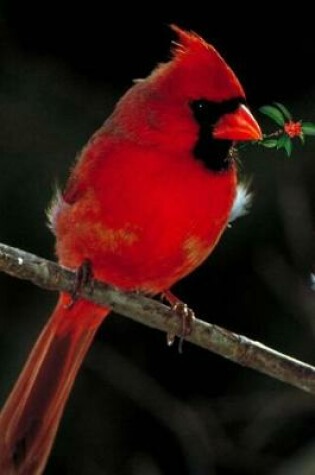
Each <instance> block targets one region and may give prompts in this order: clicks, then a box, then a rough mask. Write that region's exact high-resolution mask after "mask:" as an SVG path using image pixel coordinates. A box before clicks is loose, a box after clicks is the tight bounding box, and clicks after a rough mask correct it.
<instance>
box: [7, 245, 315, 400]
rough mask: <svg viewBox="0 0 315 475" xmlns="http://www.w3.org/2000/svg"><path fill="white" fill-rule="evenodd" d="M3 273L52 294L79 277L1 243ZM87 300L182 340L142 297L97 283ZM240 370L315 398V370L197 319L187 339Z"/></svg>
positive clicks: (174, 323)
mask: <svg viewBox="0 0 315 475" xmlns="http://www.w3.org/2000/svg"><path fill="white" fill-rule="evenodd" d="M0 271H3V272H6V273H7V274H10V275H11V276H13V277H17V278H19V279H25V280H30V281H31V282H33V283H34V284H36V285H38V286H39V287H42V288H44V289H48V290H56V291H60V290H62V291H66V292H71V290H72V289H73V288H74V285H75V273H74V272H72V271H70V270H68V269H66V268H64V267H61V266H59V265H58V264H56V263H54V262H51V261H48V260H46V259H42V258H40V257H38V256H36V255H33V254H30V253H27V252H25V251H22V250H20V249H16V248H13V247H10V246H6V245H4V244H0ZM82 297H84V298H86V299H88V300H91V301H93V302H95V303H97V304H100V305H104V306H106V307H110V308H111V309H112V310H113V311H115V312H117V313H119V314H121V315H124V316H125V317H128V318H131V319H133V320H135V321H137V322H140V323H143V324H144V325H147V326H149V327H152V328H156V329H158V330H161V331H164V332H171V333H175V334H177V335H179V334H180V331H181V323H180V322H179V320H178V319H177V318H170V309H169V307H167V306H165V305H163V304H161V303H159V302H156V301H155V300H152V299H149V298H147V297H144V296H143V295H141V294H137V293H127V292H122V291H120V290H118V289H115V288H113V287H111V286H109V285H105V284H102V283H100V282H98V281H94V282H93V285H87V286H85V287H83V289H82ZM186 340H187V341H190V342H191V343H194V344H195V345H198V346H200V347H201V348H204V349H206V350H210V351H213V352H214V353H217V354H219V355H221V356H223V357H224V358H227V359H229V360H232V361H234V362H235V363H238V364H240V365H243V366H246V367H248V368H252V369H255V370H257V371H260V372H261V373H264V374H267V375H268V376H271V377H273V378H275V379H278V380H280V381H283V382H286V383H288V384H291V385H292V386H296V387H298V388H300V389H302V390H304V391H307V392H309V393H312V394H315V367H313V366H310V365H308V364H306V363H303V362H301V361H298V360H296V359H294V358H291V357H290V356H287V355H284V354H282V353H278V352H277V351H275V350H273V349H271V348H268V347H267V346H265V345H262V344H261V343H258V342H255V341H252V340H250V339H249V338H246V337H245V336H242V335H237V334H236V333H232V332H230V331H228V330H226V329H224V328H221V327H218V326H217V325H212V324H209V323H206V322H204V321H202V320H196V323H195V325H194V328H193V332H192V334H191V335H190V336H189V337H187V338H186Z"/></svg>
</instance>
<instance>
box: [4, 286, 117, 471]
mask: <svg viewBox="0 0 315 475" xmlns="http://www.w3.org/2000/svg"><path fill="white" fill-rule="evenodd" d="M67 302H69V297H68V296H66V295H65V294H61V296H60V298H59V301H58V304H57V306H56V308H55V310H54V312H53V314H52V316H51V318H50V320H49V321H48V323H47V325H46V326H45V328H44V330H43V331H42V333H41V335H40V336H39V338H38V340H37V342H36V344H35V346H34V348H33V350H32V352H31V354H30V356H29V358H28V360H27V362H26V365H25V367H24V369H23V371H22V373H21V375H20V377H19V379H18V381H17V383H16V385H15V387H14V388H13V391H12V392H11V394H10V396H9V398H8V400H7V402H6V404H5V406H4V408H3V410H2V412H1V413H0V473H1V474H4V475H39V474H41V473H42V472H43V470H44V468H45V464H46V461H47V458H48V455H49V452H50V450H51V447H52V444H53V442H54V438H55V435H56V432H57V429H58V426H59V422H60V419H61V416H62V413H63V410H64V407H65V404H66V402H67V398H68V396H69V393H70V391H71V388H72V386H73V383H74V380H75V377H76V374H77V372H78V369H79V367H80V365H81V362H82V360H83V358H84V356H85V354H86V352H87V350H88V349H89V346H90V344H91V342H92V340H93V337H94V335H95V332H96V330H97V329H98V327H99V325H100V324H101V322H102V321H103V319H104V318H105V316H106V315H107V314H108V313H109V311H108V310H107V309H104V308H101V307H98V306H97V305H95V304H93V303H91V302H88V301H86V300H80V301H78V302H76V303H75V304H74V305H73V307H72V308H68V309H67V307H66V303H67Z"/></svg>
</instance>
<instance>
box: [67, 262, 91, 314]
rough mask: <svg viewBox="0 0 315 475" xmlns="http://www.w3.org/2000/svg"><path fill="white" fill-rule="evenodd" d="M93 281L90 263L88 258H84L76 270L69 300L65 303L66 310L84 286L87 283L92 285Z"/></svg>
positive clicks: (70, 306)
mask: <svg viewBox="0 0 315 475" xmlns="http://www.w3.org/2000/svg"><path fill="white" fill-rule="evenodd" d="M92 282H93V270H92V264H91V261H90V260H89V259H85V260H84V261H83V262H82V264H81V265H80V267H78V269H77V270H76V274H75V282H74V286H73V290H72V292H71V294H70V301H69V303H67V304H66V308H67V310H70V309H71V308H72V307H73V306H74V304H75V303H76V302H77V300H79V298H80V297H81V292H82V289H83V287H84V286H86V285H87V284H90V285H92Z"/></svg>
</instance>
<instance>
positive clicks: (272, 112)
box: [259, 106, 285, 125]
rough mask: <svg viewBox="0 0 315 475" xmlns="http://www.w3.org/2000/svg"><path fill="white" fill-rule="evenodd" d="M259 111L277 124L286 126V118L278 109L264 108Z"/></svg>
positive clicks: (272, 107)
mask: <svg viewBox="0 0 315 475" xmlns="http://www.w3.org/2000/svg"><path fill="white" fill-rule="evenodd" d="M259 110H260V112H261V113H262V114H265V115H266V116H268V117H269V118H270V119H272V120H273V121H274V122H275V123H276V124H278V125H284V123H285V120H284V117H283V115H282V112H280V111H279V109H277V108H276V107H274V106H263V107H261V108H260V109H259Z"/></svg>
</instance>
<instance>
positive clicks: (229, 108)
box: [189, 97, 244, 127]
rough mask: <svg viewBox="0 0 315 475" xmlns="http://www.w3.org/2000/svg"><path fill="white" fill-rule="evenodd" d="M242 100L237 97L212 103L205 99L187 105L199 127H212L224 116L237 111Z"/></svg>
mask: <svg viewBox="0 0 315 475" xmlns="http://www.w3.org/2000/svg"><path fill="white" fill-rule="evenodd" d="M242 103H244V99H243V98H241V97H237V98H235V99H228V100H227V101H222V102H212V101H209V100H207V99H197V100H195V101H191V102H190V103H189V106H190V109H191V110H192V113H193V115H194V118H195V120H196V121H197V122H198V124H199V125H200V126H207V127H209V126H213V125H214V124H216V123H217V121H218V120H219V119H220V117H222V116H223V115H224V114H229V113H232V112H234V111H236V110H237V108H238V107H239V106H240V104H242Z"/></svg>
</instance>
